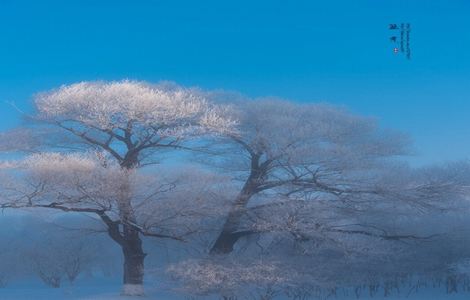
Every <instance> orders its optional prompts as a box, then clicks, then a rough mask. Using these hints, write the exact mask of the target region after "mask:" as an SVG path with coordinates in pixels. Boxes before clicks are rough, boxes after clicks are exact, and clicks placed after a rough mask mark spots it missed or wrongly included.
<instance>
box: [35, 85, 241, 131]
mask: <svg viewBox="0 0 470 300" xmlns="http://www.w3.org/2000/svg"><path fill="white" fill-rule="evenodd" d="M35 103H36V106H37V110H38V112H39V117H40V118H41V119H43V120H53V121H64V122H65V121H71V120H73V121H77V122H80V123H82V124H83V125H85V126H90V127H96V128H99V129H101V130H114V129H117V128H127V126H128V124H129V122H135V123H137V124H140V125H142V126H150V127H155V128H159V130H160V131H161V132H162V133H166V134H171V135H179V134H182V133H186V132H191V131H194V130H196V129H197V130H207V131H210V132H219V133H225V132H229V131H233V127H234V125H236V122H235V120H233V119H230V118H229V116H228V114H227V110H228V108H227V107H222V106H217V105H213V104H210V103H209V102H208V101H207V100H206V97H205V96H204V93H203V92H202V91H199V90H196V89H186V88H182V87H171V88H169V87H168V86H167V85H163V84H161V85H152V84H148V83H145V82H138V81H129V80H124V81H114V82H80V83H76V84H71V85H64V86H62V87H61V88H59V89H57V90H53V91H50V92H46V93H41V94H38V95H37V97H36V101H35Z"/></svg>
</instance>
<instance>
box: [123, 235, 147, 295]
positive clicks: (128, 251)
mask: <svg viewBox="0 0 470 300" xmlns="http://www.w3.org/2000/svg"><path fill="white" fill-rule="evenodd" d="M132 231H133V232H127V234H125V235H124V236H123V238H124V241H123V245H122V252H123V254H124V266H123V270H124V276H123V284H124V286H123V290H122V294H123V295H126V296H142V295H144V259H145V256H146V254H145V253H144V251H143V249H142V240H141V239H140V237H139V233H138V232H135V230H132Z"/></svg>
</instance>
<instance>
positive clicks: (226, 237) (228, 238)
mask: <svg viewBox="0 0 470 300" xmlns="http://www.w3.org/2000/svg"><path fill="white" fill-rule="evenodd" d="M252 195H253V194H252V193H242V194H240V195H239V196H238V197H237V200H236V201H235V203H234V205H233V207H232V209H231V210H230V212H229V214H228V216H227V219H226V221H225V223H224V226H223V227H222V231H221V232H220V233H219V235H218V237H217V239H216V240H215V242H214V245H213V246H212V248H211V250H210V254H228V253H231V252H232V251H233V247H234V246H235V244H236V243H237V241H238V240H239V239H240V238H241V237H242V236H243V235H245V234H246V232H239V231H238V230H239V228H240V222H241V219H242V216H243V214H244V213H245V209H246V205H247V204H248V201H249V200H250V198H251V196H252Z"/></svg>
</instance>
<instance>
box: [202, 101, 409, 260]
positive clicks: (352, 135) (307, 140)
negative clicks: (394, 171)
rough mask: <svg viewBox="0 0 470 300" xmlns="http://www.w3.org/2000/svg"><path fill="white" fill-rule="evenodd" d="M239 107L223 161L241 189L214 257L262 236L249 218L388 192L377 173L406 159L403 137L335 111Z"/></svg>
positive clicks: (280, 105) (258, 104)
mask: <svg viewBox="0 0 470 300" xmlns="http://www.w3.org/2000/svg"><path fill="white" fill-rule="evenodd" d="M237 108H238V114H237V115H236V118H237V119H238V120H239V122H240V124H239V128H240V130H239V133H236V134H233V133H229V134H228V135H227V136H228V140H229V144H228V149H229V151H227V154H226V157H225V162H226V163H227V165H226V167H228V169H229V170H231V171H233V172H234V173H235V174H236V178H237V179H240V182H241V187H240V191H239V193H238V195H237V196H236V197H235V199H233V202H232V207H231V209H230V212H229V213H228V215H227V217H226V219H225V222H224V224H223V228H222V230H221V232H220V234H219V236H218V237H217V238H216V240H215V242H214V244H213V247H212V249H211V252H212V253H229V252H231V251H232V250H233V247H234V245H235V243H236V242H237V241H238V240H239V239H240V237H242V236H246V235H250V234H253V233H256V232H260V231H258V230H254V229H253V228H246V226H245V225H243V224H242V223H243V222H244V221H243V220H245V221H246V219H247V218H248V219H249V218H250V217H254V216H255V215H256V214H257V212H258V211H262V210H264V209H267V208H269V207H273V206H279V205H281V206H282V205H284V204H285V202H286V201H291V200H293V199H296V198H299V197H302V199H305V197H306V196H308V197H309V198H311V199H318V200H322V201H330V202H331V203H333V204H332V205H337V204H339V203H345V202H348V203H349V204H350V205H351V206H353V205H354V200H356V202H357V203H359V202H360V201H363V200H364V199H365V198H366V197H369V198H370V195H376V194H379V193H382V192H384V188H385V186H378V182H377V180H376V178H377V177H378V176H377V175H378V174H380V172H382V171H383V170H385V169H386V168H387V166H386V164H388V162H389V161H391V160H393V159H394V158H395V157H396V156H399V155H402V154H404V153H406V146H407V144H406V138H404V137H403V136H402V135H399V134H395V133H392V132H388V131H385V130H381V129H380V128H378V127H377V126H376V124H375V122H374V120H371V119H369V118H364V117H360V116H356V115H353V114H351V113H348V112H346V111H344V110H343V109H339V108H336V107H331V106H328V105H322V104H308V105H307V104H304V105H299V104H294V103H289V102H286V101H279V100H258V101H245V102H241V103H239V105H238V106H237ZM224 147H227V144H225V145H224ZM228 153H230V154H228ZM217 162H218V163H220V159H217ZM278 211H279V209H278ZM276 218H277V216H276V215H272V219H276ZM245 223H246V222H245Z"/></svg>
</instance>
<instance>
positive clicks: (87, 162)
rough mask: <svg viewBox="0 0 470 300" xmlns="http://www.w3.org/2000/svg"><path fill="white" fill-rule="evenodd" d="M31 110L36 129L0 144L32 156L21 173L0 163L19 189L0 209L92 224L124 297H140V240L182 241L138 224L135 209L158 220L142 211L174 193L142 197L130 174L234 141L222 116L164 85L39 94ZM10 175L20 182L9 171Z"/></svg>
mask: <svg viewBox="0 0 470 300" xmlns="http://www.w3.org/2000/svg"><path fill="white" fill-rule="evenodd" d="M34 105H35V109H36V112H35V114H34V115H30V116H28V119H29V120H30V121H32V122H33V123H34V124H35V126H34V127H32V128H29V130H15V131H13V132H10V133H5V134H4V139H3V140H5V138H7V137H9V138H10V140H9V141H8V142H7V143H6V144H5V143H4V145H3V146H2V147H0V149H3V150H8V151H14V150H28V151H31V150H34V151H35V152H36V154H34V155H33V156H30V157H28V158H27V159H26V160H25V161H23V162H22V163H20V164H12V163H3V169H4V170H5V169H8V170H10V173H9V174H10V176H13V177H21V176H22V174H23V177H21V178H17V179H19V180H23V182H24V184H23V185H22V188H23V190H21V188H19V187H18V186H16V184H17V182H18V180H10V181H4V182H5V185H6V188H5V189H4V191H5V192H4V195H3V199H2V200H3V201H4V204H3V207H42V208H49V209H58V210H62V211H64V212H84V213H91V214H95V215H96V216H98V217H99V218H100V219H101V220H102V221H103V223H104V224H105V225H106V226H107V232H108V234H109V236H110V237H111V238H112V239H113V240H114V241H115V242H116V243H117V244H118V245H119V246H120V247H121V248H122V252H123V255H124V278H123V281H124V291H123V292H124V294H142V293H143V288H142V284H143V276H144V258H145V255H146V254H145V252H144V250H143V248H142V239H141V236H142V235H145V236H154V237H159V238H171V239H177V240H178V239H181V236H180V235H179V234H177V233H176V232H175V231H171V232H170V233H164V232H161V228H159V227H158V225H155V226H142V224H139V221H141V219H139V216H138V215H136V214H137V213H138V212H139V211H140V212H142V211H143V210H142V208H144V210H146V211H147V217H149V218H150V217H151V216H152V214H151V213H149V212H150V211H151V212H152V213H153V214H156V213H158V212H155V211H153V210H149V207H148V205H147V204H148V202H149V201H151V200H153V199H154V198H155V197H156V196H157V195H158V194H161V193H162V192H165V191H166V190H167V189H169V188H171V187H172V186H173V185H174V184H173V183H172V182H160V183H159V182H158V181H154V182H147V183H146V184H147V186H152V188H153V190H152V191H148V190H147V191H148V193H147V194H146V195H145V197H144V196H143V195H142V194H139V191H138V190H137V188H136V183H138V182H139V181H141V179H139V180H136V179H135V178H134V177H135V176H136V172H137V170H138V169H139V168H142V167H144V166H147V165H151V164H154V163H156V162H158V160H159V159H161V156H159V155H158V153H159V152H161V151H163V150H171V149H182V148H187V147H186V146H185V145H184V142H186V141H192V140H193V139H194V138H196V137H201V136H204V135H211V134H227V133H229V132H233V127H234V125H235V122H234V121H233V120H232V119H231V118H230V117H229V116H228V115H227V114H226V112H227V108H226V107H224V106H221V105H214V104H211V103H209V102H208V101H207V100H206V98H205V96H204V93H203V92H201V91H199V90H196V89H186V88H182V87H179V86H175V85H172V84H166V83H164V84H158V85H152V84H148V83H145V82H134V81H120V82H81V83H77V84H72V85H67V86H62V87H61V88H59V89H56V90H52V91H49V92H45V93H40V94H38V95H37V96H36V97H35V101H34ZM59 136H60V138H59ZM190 143H191V142H190ZM192 143H193V144H194V142H192ZM64 149H67V152H70V149H73V151H74V152H76V153H74V154H65V153H64ZM50 151H55V152H57V153H48V152H50ZM90 151H93V152H90ZM77 152H78V153H77ZM80 153H81V154H80ZM90 153H91V154H90ZM15 166H16V167H17V168H16V170H22V171H24V172H18V171H11V169H12V167H13V168H14V167H15ZM18 168H19V169H18ZM87 174H88V175H87ZM6 182H9V184H6ZM141 187H142V185H141ZM170 215H171V214H170V212H167V215H166V217H168V216H170ZM170 219H171V218H170ZM152 224H157V223H152ZM176 231H177V230H176Z"/></svg>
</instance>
